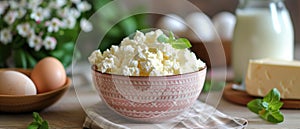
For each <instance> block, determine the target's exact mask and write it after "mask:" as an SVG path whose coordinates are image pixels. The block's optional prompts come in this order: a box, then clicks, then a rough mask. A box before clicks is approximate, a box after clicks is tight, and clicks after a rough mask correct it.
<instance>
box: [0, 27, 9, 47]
mask: <svg viewBox="0 0 300 129" xmlns="http://www.w3.org/2000/svg"><path fill="white" fill-rule="evenodd" d="M0 41H1V42H2V43H3V44H8V43H10V42H11V41H12V34H11V31H10V29H8V28H6V29H3V30H1V31H0Z"/></svg>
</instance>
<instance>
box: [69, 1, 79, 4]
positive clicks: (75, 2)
mask: <svg viewBox="0 0 300 129" xmlns="http://www.w3.org/2000/svg"><path fill="white" fill-rule="evenodd" d="M71 2H72V3H74V4H78V3H79V2H81V0H71Z"/></svg>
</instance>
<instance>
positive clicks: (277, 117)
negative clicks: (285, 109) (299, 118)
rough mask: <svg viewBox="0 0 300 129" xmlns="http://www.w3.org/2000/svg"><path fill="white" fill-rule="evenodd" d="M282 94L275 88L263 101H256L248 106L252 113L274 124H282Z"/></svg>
mask: <svg viewBox="0 0 300 129" xmlns="http://www.w3.org/2000/svg"><path fill="white" fill-rule="evenodd" d="M282 105H283V103H282V102H280V92H279V91H278V90H277V89H276V88H274V89H272V90H271V91H270V92H269V93H268V94H267V95H266V96H265V97H264V98H263V99H255V100H252V101H250V102H249V103H248V104H247V107H248V109H249V110H250V111H252V112H254V113H256V114H258V115H259V116H260V117H261V118H262V119H264V120H267V121H269V122H272V123H280V122H282V121H283V120H284V116H283V114H282V113H281V112H280V108H281V107H282Z"/></svg>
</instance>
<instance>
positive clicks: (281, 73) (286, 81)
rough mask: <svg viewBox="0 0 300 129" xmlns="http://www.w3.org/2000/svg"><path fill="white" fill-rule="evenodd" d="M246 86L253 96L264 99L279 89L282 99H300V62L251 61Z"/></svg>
mask: <svg viewBox="0 0 300 129" xmlns="http://www.w3.org/2000/svg"><path fill="white" fill-rule="evenodd" d="M245 84H246V91H247V93H248V94H250V95H253V96H261V97H263V96H265V95H266V94H267V93H268V92H269V91H270V90H271V89H272V88H277V89H278V90H279V92H280V94H281V98H282V99H300V61H286V60H277V59H255V60H250V61H249V64H248V70H247V75H246V78H245Z"/></svg>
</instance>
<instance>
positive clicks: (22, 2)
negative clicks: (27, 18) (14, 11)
mask: <svg viewBox="0 0 300 129" xmlns="http://www.w3.org/2000/svg"><path fill="white" fill-rule="evenodd" d="M26 5H27V0H20V1H19V7H18V8H20V7H22V8H24V7H26Z"/></svg>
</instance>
